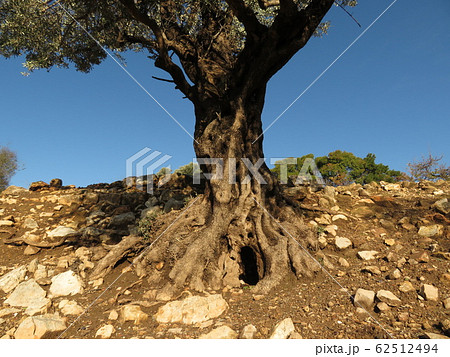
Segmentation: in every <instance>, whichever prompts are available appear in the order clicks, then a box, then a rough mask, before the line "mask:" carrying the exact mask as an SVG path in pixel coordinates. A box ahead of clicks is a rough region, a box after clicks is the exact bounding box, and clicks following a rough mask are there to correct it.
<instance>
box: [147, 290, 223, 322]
mask: <svg viewBox="0 0 450 357" xmlns="http://www.w3.org/2000/svg"><path fill="white" fill-rule="evenodd" d="M227 308H228V304H227V302H226V301H225V300H224V298H223V297H222V295H220V294H216V295H209V296H206V297H202V296H191V297H188V298H186V299H183V300H178V301H171V302H168V303H167V304H165V305H164V306H161V307H160V308H159V309H158V312H157V313H156V315H155V318H156V321H158V322H159V323H173V322H182V323H185V324H195V323H199V322H203V321H206V320H209V319H213V318H215V317H218V316H220V315H221V314H222V313H223V312H224V311H225V310H226V309H227Z"/></svg>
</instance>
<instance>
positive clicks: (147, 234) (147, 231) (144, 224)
mask: <svg viewBox="0 0 450 357" xmlns="http://www.w3.org/2000/svg"><path fill="white" fill-rule="evenodd" d="M158 215H159V214H158V213H157V212H153V213H151V214H149V215H147V216H146V217H144V218H142V219H140V220H139V222H138V233H139V234H140V235H141V236H142V237H143V238H144V239H145V240H146V241H150V240H151V230H152V227H153V224H154V222H155V219H156V217H158Z"/></svg>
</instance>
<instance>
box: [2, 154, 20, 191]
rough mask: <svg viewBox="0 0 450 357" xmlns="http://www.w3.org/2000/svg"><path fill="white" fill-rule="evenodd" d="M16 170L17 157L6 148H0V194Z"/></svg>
mask: <svg viewBox="0 0 450 357" xmlns="http://www.w3.org/2000/svg"><path fill="white" fill-rule="evenodd" d="M17 169H18V164H17V155H16V153H15V152H13V151H11V150H10V149H8V148H7V147H3V146H0V192H1V191H3V190H4V189H5V188H6V187H8V185H9V180H11V177H13V176H14V174H15V173H16V171H17Z"/></svg>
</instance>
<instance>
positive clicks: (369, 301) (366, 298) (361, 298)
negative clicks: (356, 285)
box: [353, 289, 375, 309]
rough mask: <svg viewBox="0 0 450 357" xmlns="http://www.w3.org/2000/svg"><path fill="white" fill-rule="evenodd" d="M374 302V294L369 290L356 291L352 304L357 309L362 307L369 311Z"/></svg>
mask: <svg viewBox="0 0 450 357" xmlns="http://www.w3.org/2000/svg"><path fill="white" fill-rule="evenodd" d="M374 300H375V292H373V291H371V290H365V289H358V290H357V291H356V294H355V297H354V299H353V304H354V305H355V306H356V307H358V306H362V307H364V308H365V309H370V308H371V307H372V305H373V303H374Z"/></svg>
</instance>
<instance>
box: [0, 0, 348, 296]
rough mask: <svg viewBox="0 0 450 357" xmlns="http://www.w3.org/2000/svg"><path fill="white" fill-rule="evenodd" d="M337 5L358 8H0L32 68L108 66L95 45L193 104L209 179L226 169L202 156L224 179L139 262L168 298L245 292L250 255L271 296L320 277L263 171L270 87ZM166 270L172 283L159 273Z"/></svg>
mask: <svg viewBox="0 0 450 357" xmlns="http://www.w3.org/2000/svg"><path fill="white" fill-rule="evenodd" d="M334 3H336V4H337V5H340V6H342V7H343V6H348V5H355V4H356V1H349V0H336V1H335V0H99V1H88V0H57V1H54V0H47V1H45V0H2V1H0V54H1V55H3V56H6V57H10V56H19V55H23V56H25V58H26V66H27V67H28V69H29V70H35V69H39V68H51V67H53V66H58V67H69V66H70V65H71V64H73V65H74V66H75V68H76V69H77V70H79V71H84V72H89V71H90V70H91V68H92V67H93V66H94V65H97V64H100V63H101V62H102V60H104V59H105V58H106V53H105V52H104V51H103V49H102V48H101V47H100V46H98V44H97V42H96V41H94V39H96V40H97V41H98V42H99V43H101V45H102V46H104V47H105V48H107V49H109V50H111V51H114V52H115V53H116V54H119V53H120V52H121V51H127V50H133V51H139V52H142V53H144V55H146V56H148V57H149V58H150V60H153V61H154V64H155V66H156V67H158V68H160V69H162V70H164V71H165V72H167V74H168V75H169V76H170V81H171V82H173V83H174V85H175V87H176V89H177V90H179V91H181V92H182V93H183V95H184V96H185V97H186V98H187V99H189V100H190V101H191V102H192V103H193V107H194V111H195V118H196V122H195V133H194V139H195V140H194V143H193V145H194V149H195V153H196V156H197V157H198V158H199V163H200V162H203V163H201V165H200V168H201V171H202V172H203V173H204V175H205V176H208V174H213V173H214V172H215V167H216V165H214V163H211V162H210V161H205V160H203V161H201V160H200V158H215V159H219V160H220V161H221V162H222V163H223V171H224V172H223V176H222V177H214V176H213V178H212V179H210V180H208V181H207V183H206V190H205V193H204V195H203V196H202V198H201V199H199V200H197V201H196V202H195V204H194V205H193V206H192V207H190V208H189V210H188V211H187V212H186V213H185V214H184V215H183V216H182V218H181V219H178V220H177V221H176V222H175V223H174V224H172V225H171V226H170V228H168V230H167V231H166V232H165V234H164V235H163V236H162V237H161V239H159V240H158V241H157V242H156V243H155V244H154V246H152V249H150V250H149V252H148V254H146V255H145V256H144V257H143V258H142V259H140V260H139V261H138V262H136V265H137V268H138V272H139V273H140V274H144V272H146V273H149V274H150V275H151V277H152V278H151V281H153V282H154V283H155V284H158V282H159V281H169V283H167V284H166V286H165V288H164V289H163V291H164V292H165V293H166V294H169V295H170V294H173V293H174V291H176V290H178V289H180V288H182V287H183V286H184V285H185V284H189V285H190V286H191V287H192V288H194V289H198V290H201V289H203V288H205V286H210V287H212V288H220V287H221V286H223V285H224V284H227V285H232V286H233V285H238V284H239V275H240V274H244V273H245V270H246V266H245V265H246V261H245V260H246V259H247V258H248V257H249V256H251V257H252V259H251V260H252V261H254V264H255V267H254V270H255V271H256V272H257V277H256V279H253V281H254V282H257V285H256V288H255V289H256V290H260V291H262V292H264V291H267V290H268V289H270V288H271V287H273V286H274V285H275V284H277V283H278V282H279V281H280V279H282V278H283V277H284V276H285V275H286V274H288V273H290V272H294V273H295V274H296V275H297V276H298V277H301V276H305V275H311V274H313V271H314V269H316V268H314V267H313V266H314V264H312V260H311V259H310V257H309V255H308V254H306V253H305V252H304V251H303V250H302V249H301V248H300V246H299V245H298V244H297V243H296V242H295V241H294V240H292V239H291V238H290V237H289V235H288V234H287V233H286V231H289V234H291V235H292V236H295V237H296V239H298V240H299V241H301V242H302V245H304V246H308V245H314V239H313V236H312V234H309V233H308V232H307V230H306V228H305V226H304V225H303V224H302V221H301V219H300V216H301V211H300V210H299V209H298V207H296V206H295V204H294V203H293V202H291V201H289V199H288V198H285V197H284V196H283V194H282V190H281V189H280V187H279V184H278V182H277V180H276V178H275V177H274V175H273V174H272V173H271V172H270V170H269V168H268V167H267V166H266V165H265V164H264V163H263V164H262V165H260V166H259V165H258V166H257V163H258V160H259V159H261V158H263V157H264V154H263V135H262V134H263V130H262V122H261V113H262V110H263V106H264V99H265V94H266V88H267V83H268V82H269V80H270V79H271V78H272V77H273V76H274V75H275V74H276V73H277V72H278V71H279V70H280V69H281V68H282V67H283V66H284V65H286V63H287V62H288V61H289V60H290V59H291V58H292V57H293V56H294V55H295V54H296V53H297V52H298V51H299V50H301V49H302V48H303V47H304V46H305V45H306V44H307V43H308V41H309V40H310V38H311V37H312V36H314V35H317V34H320V33H322V32H323V31H326V29H327V27H328V26H327V25H328V24H327V23H326V22H323V18H324V16H325V15H326V14H327V12H328V11H329V10H330V9H331V7H332V6H333V4H334ZM88 33H89V34H88ZM252 165H254V166H253V169H254V168H255V167H257V172H258V179H255V170H253V171H252V170H250V169H249V167H250V168H252ZM230 177H233V179H231V180H230V179H229V178H230ZM280 222H281V224H282V225H281V226H280ZM285 230H286V231H285ZM175 238H177V239H175ZM308 242H309V243H308ZM245 252H247V253H245ZM160 261H165V262H166V264H165V268H164V270H163V272H162V273H161V272H159V271H157V270H156V269H154V268H153V266H154V263H156V262H160ZM162 276H164V277H165V279H160V278H161V277H162ZM167 278H168V280H167Z"/></svg>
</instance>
